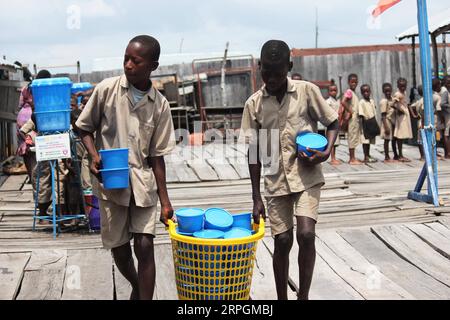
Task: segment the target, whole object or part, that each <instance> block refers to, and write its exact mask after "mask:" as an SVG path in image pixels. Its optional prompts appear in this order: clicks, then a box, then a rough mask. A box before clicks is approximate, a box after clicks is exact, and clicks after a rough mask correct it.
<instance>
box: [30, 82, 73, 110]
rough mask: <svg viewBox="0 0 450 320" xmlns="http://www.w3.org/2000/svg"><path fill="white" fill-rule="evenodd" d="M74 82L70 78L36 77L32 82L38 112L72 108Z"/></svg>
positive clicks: (35, 106) (35, 107)
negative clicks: (71, 95)
mask: <svg viewBox="0 0 450 320" xmlns="http://www.w3.org/2000/svg"><path fill="white" fill-rule="evenodd" d="M71 88H72V82H71V81H70V79H69V78H50V79H36V80H33V82H32V83H31V90H32V94H33V102H34V109H35V111H36V112H48V111H58V110H70V93H71Z"/></svg>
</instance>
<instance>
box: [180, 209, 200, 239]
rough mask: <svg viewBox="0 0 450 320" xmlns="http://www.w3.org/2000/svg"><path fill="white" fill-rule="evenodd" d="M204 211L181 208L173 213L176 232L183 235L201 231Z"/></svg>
mask: <svg viewBox="0 0 450 320" xmlns="http://www.w3.org/2000/svg"><path fill="white" fill-rule="evenodd" d="M204 215H205V211H204V210H203V209H200V208H183V209H178V210H177V211H175V216H176V217H177V222H178V230H179V232H183V233H194V232H197V231H200V230H202V229H203V218H204Z"/></svg>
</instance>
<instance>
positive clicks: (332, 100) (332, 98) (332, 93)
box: [327, 84, 341, 165]
mask: <svg viewBox="0 0 450 320" xmlns="http://www.w3.org/2000/svg"><path fill="white" fill-rule="evenodd" d="M337 93H338V88H337V86H336V85H334V84H333V85H330V86H329V87H328V96H329V97H328V99H327V103H328V105H329V106H330V107H332V108H333V109H334V110H335V111H336V112H338V111H339V104H340V103H339V101H338V100H337V99H336V97H337ZM339 144H340V139H339V135H338V137H337V138H336V142H335V143H334V147H333V149H331V161H330V164H332V165H339V164H341V162H340V161H339V160H338V159H336V148H337V147H338V146H339Z"/></svg>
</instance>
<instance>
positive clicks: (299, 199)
mask: <svg viewBox="0 0 450 320" xmlns="http://www.w3.org/2000/svg"><path fill="white" fill-rule="evenodd" d="M321 187H322V185H321V184H320V185H317V186H314V187H312V188H310V189H308V190H305V191H303V192H300V193H293V194H290V195H286V196H280V197H267V198H266V200H267V211H268V216H269V221H270V228H271V231H272V236H276V235H278V234H280V233H283V232H286V231H288V230H290V229H292V228H293V227H294V216H296V217H308V218H311V219H313V220H315V221H316V222H317V219H318V217H319V202H320V189H321Z"/></svg>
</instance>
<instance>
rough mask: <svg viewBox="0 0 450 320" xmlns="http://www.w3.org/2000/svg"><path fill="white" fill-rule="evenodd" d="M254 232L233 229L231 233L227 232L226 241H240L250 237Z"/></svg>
mask: <svg viewBox="0 0 450 320" xmlns="http://www.w3.org/2000/svg"><path fill="white" fill-rule="evenodd" d="M251 235H252V232H251V231H250V230H249V229H244V228H233V229H231V230H230V231H227V232H225V235H224V239H239V238H245V237H250V236H251Z"/></svg>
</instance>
